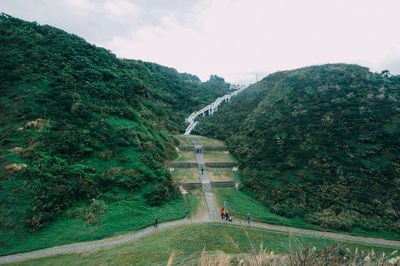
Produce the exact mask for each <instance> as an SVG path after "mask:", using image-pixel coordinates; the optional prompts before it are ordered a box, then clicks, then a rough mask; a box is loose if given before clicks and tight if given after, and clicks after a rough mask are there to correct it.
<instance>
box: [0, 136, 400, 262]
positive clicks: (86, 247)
mask: <svg viewBox="0 0 400 266" xmlns="http://www.w3.org/2000/svg"><path fill="white" fill-rule="evenodd" d="M189 138H190V139H191V141H192V143H193V144H195V145H197V144H198V140H197V137H195V136H189ZM196 158H197V163H198V166H199V175H200V179H201V183H202V189H203V193H204V195H205V199H206V204H207V208H208V212H209V217H207V218H206V219H196V220H190V219H181V220H176V221H171V222H166V223H161V224H159V226H158V228H154V227H153V226H150V227H147V228H144V229H142V230H139V231H135V232H133V233H130V234H126V235H123V236H119V237H115V238H109V239H103V240H99V241H93V242H83V243H77V244H71V245H64V246H58V247H52V248H46V249H41V250H36V251H30V252H25V253H18V254H14V255H8V256H2V257H0V264H5V263H11V262H18V261H23V260H29V259H38V258H43V257H48V256H55V255H59V254H68V253H74V252H84V251H93V250H97V249H99V248H104V247H111V246H115V245H120V244H124V243H127V242H130V241H133V240H137V239H139V238H142V237H144V236H147V235H149V234H152V233H155V232H157V231H159V230H162V229H165V228H172V227H176V226H182V225H189V224H200V223H210V222H215V223H223V224H227V225H230V226H242V227H251V228H260V229H266V230H270V231H275V232H282V233H289V234H294V235H301V236H310V237H316V238H329V239H332V240H336V241H348V242H355V243H362V244H373V245H382V246H388V247H394V248H400V241H395V240H386V239H380V238H372V237H362V236H352V235H348V234H340V233H331V232H324V231H316V230H309V229H301V228H295V227H289V226H282V225H272V224H266V223H259V222H251V224H250V225H249V224H247V221H242V220H235V221H233V222H226V221H223V220H221V219H220V218H219V216H218V212H217V205H216V203H215V199H214V194H213V192H212V188H211V184H210V181H209V179H208V174H207V171H206V170H205V167H204V158H203V155H202V154H201V153H200V154H196ZM201 167H203V168H204V172H203V174H201Z"/></svg>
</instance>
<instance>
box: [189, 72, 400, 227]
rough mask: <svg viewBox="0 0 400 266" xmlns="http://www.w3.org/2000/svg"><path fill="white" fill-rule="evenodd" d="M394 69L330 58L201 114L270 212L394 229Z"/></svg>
mask: <svg viewBox="0 0 400 266" xmlns="http://www.w3.org/2000/svg"><path fill="white" fill-rule="evenodd" d="M399 100H400V77H399V76H391V75H388V73H382V74H377V73H372V72H370V71H369V70H368V69H367V68H364V67H360V66H357V65H345V64H330V65H322V66H312V67H306V68H301V69H297V70H292V71H284V72H278V73H275V74H271V75H269V76H267V77H266V78H264V79H263V80H262V81H260V82H258V83H256V84H255V85H253V86H251V87H249V88H248V89H246V90H245V91H244V92H243V93H241V94H239V96H237V97H235V98H234V99H232V102H231V103H230V104H229V105H224V106H223V107H222V108H221V110H220V111H219V112H218V113H216V114H215V115H214V116H212V117H208V118H207V119H203V120H202V121H201V123H200V124H199V126H198V128H197V133H200V134H205V135H209V136H213V137H217V138H221V139H225V140H226V142H227V144H228V146H229V147H230V148H231V151H232V152H233V154H234V155H235V156H236V157H237V158H238V159H239V162H240V169H241V171H240V175H241V177H242V180H243V183H244V185H245V188H246V189H247V190H248V191H249V192H251V194H252V195H254V196H255V197H256V198H258V199H259V200H260V201H262V202H263V203H264V204H265V205H267V206H269V207H270V209H271V210H272V211H273V212H275V213H276V214H279V215H283V216H286V217H295V216H300V217H303V218H304V220H305V221H306V222H308V223H311V224H317V225H322V226H323V227H326V228H334V229H341V230H350V229H354V228H362V229H364V230H392V231H396V232H400V179H399V174H400V164H399V163H400V153H399V148H398V147H400V102H399Z"/></svg>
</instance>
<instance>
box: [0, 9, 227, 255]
mask: <svg viewBox="0 0 400 266" xmlns="http://www.w3.org/2000/svg"><path fill="white" fill-rule="evenodd" d="M0 84H1V87H0V91H1V94H0V213H1V215H0V228H1V229H0V243H1V244H0V245H1V246H3V247H6V246H7V245H9V243H6V242H7V239H15V238H17V236H18V237H21V238H23V237H22V235H24V234H25V233H22V232H26V231H28V230H30V231H37V230H39V229H42V228H43V227H45V226H46V225H48V224H49V223H51V222H52V221H54V220H55V219H57V217H59V216H60V215H61V214H63V213H65V210H68V209H70V208H72V207H74V206H76V204H77V203H79V204H82V202H87V204H89V203H90V202H92V204H91V205H90V207H89V209H88V210H87V214H86V213H85V212H84V213H85V215H87V216H86V219H87V220H88V222H93V221H95V220H96V217H95V216H97V215H98V214H100V213H102V212H103V210H102V209H105V208H107V206H104V204H103V200H99V201H96V200H93V199H100V198H101V196H102V195H109V197H108V198H109V201H110V202H115V201H116V200H113V199H112V198H113V197H114V198H115V197H116V196H115V195H116V194H118V193H120V192H121V193H120V194H121V195H123V197H126V198H129V199H136V198H138V199H139V198H143V201H144V203H143V204H147V206H159V205H162V204H163V203H164V202H166V201H169V200H171V199H174V198H175V197H176V195H177V193H176V189H175V188H174V186H173V185H172V181H171V176H170V174H169V172H168V171H167V170H166V169H165V167H164V166H165V163H166V162H167V161H168V160H171V159H173V158H174V157H175V156H176V154H175V149H174V145H175V144H176V142H177V140H176V139H174V138H173V137H172V134H174V133H177V132H182V130H183V129H184V128H183V127H184V123H183V121H184V117H185V116H187V115H188V114H190V113H191V112H192V111H193V110H194V109H196V108H198V107H200V106H203V105H204V104H206V103H207V104H208V103H209V102H210V101H211V99H214V98H216V97H218V96H221V95H223V94H224V93H225V92H226V90H227V89H228V88H229V84H227V83H225V82H224V80H223V79H221V78H219V77H216V76H212V77H211V78H210V80H209V81H207V82H201V81H200V80H199V79H198V78H197V77H196V76H193V75H190V74H181V73H178V72H177V71H176V70H175V69H172V68H168V67H163V66H160V65H157V64H154V63H146V62H142V61H134V60H124V59H118V58H116V56H115V55H114V54H112V53H111V52H110V51H107V50H105V49H103V48H99V47H96V46H94V45H91V44H89V43H87V42H85V40H83V39H82V38H80V37H77V36H75V35H72V34H68V33H66V32H64V31H62V30H59V29H56V28H54V27H51V26H47V25H46V26H41V25H38V24H37V23H31V22H26V21H23V20H19V19H17V18H13V17H11V16H8V15H6V14H1V15H0ZM126 192H128V194H129V196H127V195H126ZM118 195H119V194H118ZM121 197H122V196H121ZM110 198H111V199H110ZM124 199H125V198H124ZM104 201H106V200H104ZM107 204H108V202H107V201H106V202H105V205H107ZM129 208H131V207H129ZM143 208H144V207H143ZM146 208H147V207H146ZM75 216H76V215H75ZM5 234H7V237H6V236H5ZM14 234H15V237H14V238H13V235H14ZM3 244H4V245H3ZM16 245H18V244H16Z"/></svg>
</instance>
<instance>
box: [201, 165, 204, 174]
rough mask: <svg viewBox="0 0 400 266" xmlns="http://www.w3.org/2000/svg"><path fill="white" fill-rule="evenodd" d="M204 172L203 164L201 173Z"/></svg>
mask: <svg viewBox="0 0 400 266" xmlns="http://www.w3.org/2000/svg"><path fill="white" fill-rule="evenodd" d="M203 173H204V168H203V166H202V167H201V174H203Z"/></svg>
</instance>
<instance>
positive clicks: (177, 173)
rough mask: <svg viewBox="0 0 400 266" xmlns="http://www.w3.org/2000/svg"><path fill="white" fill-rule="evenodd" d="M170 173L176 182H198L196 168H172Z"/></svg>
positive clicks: (198, 177) (197, 170)
mask: <svg viewBox="0 0 400 266" xmlns="http://www.w3.org/2000/svg"><path fill="white" fill-rule="evenodd" d="M171 175H172V177H173V179H174V180H176V181H177V182H178V183H188V182H200V176H199V175H200V174H199V169H198V168H174V171H172V172H171Z"/></svg>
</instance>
